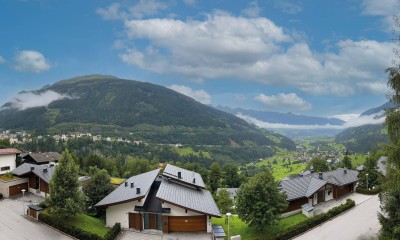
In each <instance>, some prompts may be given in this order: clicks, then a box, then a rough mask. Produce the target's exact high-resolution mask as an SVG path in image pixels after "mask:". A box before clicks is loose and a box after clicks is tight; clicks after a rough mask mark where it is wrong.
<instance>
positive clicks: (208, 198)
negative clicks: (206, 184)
mask: <svg viewBox="0 0 400 240" xmlns="http://www.w3.org/2000/svg"><path fill="white" fill-rule="evenodd" d="M156 197H157V198H159V199H161V200H163V201H165V202H168V203H171V204H173V205H177V206H179V207H182V208H186V209H189V210H192V211H195V212H199V213H204V214H207V215H211V216H215V217H221V213H220V212H219V209H218V207H217V205H216V204H215V201H214V199H213V197H212V195H211V193H210V192H209V191H207V190H205V189H198V188H197V189H196V188H191V187H186V186H183V185H180V184H177V183H175V182H173V181H169V180H167V179H165V178H163V180H162V182H161V185H160V188H159V189H158V192H157V195H156Z"/></svg>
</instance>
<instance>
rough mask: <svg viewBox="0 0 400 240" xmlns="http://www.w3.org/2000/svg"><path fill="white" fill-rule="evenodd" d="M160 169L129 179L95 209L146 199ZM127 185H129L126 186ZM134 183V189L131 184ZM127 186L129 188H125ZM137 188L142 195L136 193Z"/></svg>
mask: <svg viewBox="0 0 400 240" xmlns="http://www.w3.org/2000/svg"><path fill="white" fill-rule="evenodd" d="M159 172H160V169H156V170H153V171H149V172H146V173H142V174H139V175H136V176H133V177H130V178H129V179H127V180H126V181H125V182H124V183H122V184H121V185H119V187H117V188H116V189H115V190H114V191H112V192H111V193H110V194H108V195H107V196H106V197H105V198H103V199H102V200H101V201H100V202H98V203H97V204H96V205H95V207H105V206H110V205H116V204H119V203H124V202H129V201H134V200H138V199H141V198H144V197H145V196H146V195H147V194H148V192H149V190H150V188H151V185H152V184H153V182H154V180H155V179H156V177H157V175H158V173H159ZM125 183H127V184H125ZM132 183H133V187H131V184H132ZM125 185H127V186H125ZM136 188H140V193H137V192H136Z"/></svg>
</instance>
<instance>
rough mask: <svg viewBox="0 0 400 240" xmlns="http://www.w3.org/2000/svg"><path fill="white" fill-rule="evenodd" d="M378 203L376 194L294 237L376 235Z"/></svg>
mask: <svg viewBox="0 0 400 240" xmlns="http://www.w3.org/2000/svg"><path fill="white" fill-rule="evenodd" d="M379 205H380V202H379V198H378V195H375V196H373V197H371V198H370V199H368V200H366V201H364V202H362V203H361V204H360V205H357V206H356V207H354V208H353V209H351V210H349V211H348V212H346V213H344V214H342V215H340V216H338V217H336V218H334V219H333V220H331V221H329V222H326V223H324V224H322V225H321V226H319V227H316V228H314V229H312V230H310V231H308V232H306V233H305V234H303V235H301V236H299V237H297V238H294V239H296V240H314V239H324V240H337V239H340V240H356V239H369V238H370V237H373V236H376V234H377V233H378V232H379V229H380V225H379V221H378V216H377V213H378V211H380V209H379Z"/></svg>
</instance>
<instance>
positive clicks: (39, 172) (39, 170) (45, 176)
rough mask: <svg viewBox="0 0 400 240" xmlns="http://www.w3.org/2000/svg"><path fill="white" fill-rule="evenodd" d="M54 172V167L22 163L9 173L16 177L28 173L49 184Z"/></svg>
mask: <svg viewBox="0 0 400 240" xmlns="http://www.w3.org/2000/svg"><path fill="white" fill-rule="evenodd" d="M44 169H46V170H44ZM54 170H55V167H54V166H47V165H36V164H31V163H24V164H22V165H20V166H18V167H17V168H15V169H14V170H12V171H11V173H12V174H14V175H17V176H23V175H26V174H29V173H34V174H35V175H36V176H38V177H40V178H41V179H42V180H43V181H45V182H46V183H49V182H50V179H51V177H52V176H53V174H54Z"/></svg>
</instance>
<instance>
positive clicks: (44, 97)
mask: <svg viewBox="0 0 400 240" xmlns="http://www.w3.org/2000/svg"><path fill="white" fill-rule="evenodd" d="M64 98H72V97H71V96H68V95H63V94H59V93H57V92H54V91H51V90H49V91H45V92H43V93H34V92H22V93H19V94H17V96H15V97H14V98H13V99H11V101H10V103H11V106H10V107H11V108H16V109H18V110H25V109H28V108H33V107H44V106H48V105H49V104H50V103H52V102H54V101H57V100H61V99H64Z"/></svg>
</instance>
